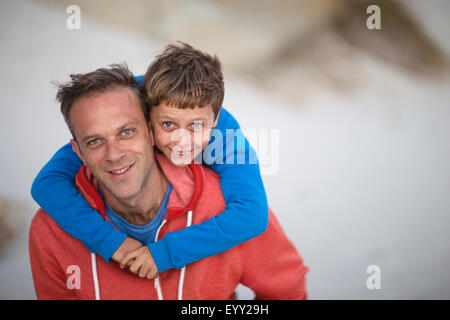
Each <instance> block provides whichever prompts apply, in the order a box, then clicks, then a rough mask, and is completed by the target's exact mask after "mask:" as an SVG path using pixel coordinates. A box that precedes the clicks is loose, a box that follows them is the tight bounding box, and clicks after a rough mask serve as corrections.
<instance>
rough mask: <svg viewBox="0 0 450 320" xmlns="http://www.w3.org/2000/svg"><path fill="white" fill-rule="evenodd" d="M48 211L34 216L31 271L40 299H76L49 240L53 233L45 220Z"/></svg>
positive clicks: (31, 238) (31, 241) (31, 228)
mask: <svg viewBox="0 0 450 320" xmlns="http://www.w3.org/2000/svg"><path fill="white" fill-rule="evenodd" d="M44 215H46V213H44V212H43V211H42V209H41V210H39V211H38V212H37V214H36V215H35V216H34V218H33V220H32V222H31V227H30V233H29V243H28V245H29V253H30V263H31V273H32V275H33V281H34V288H35V291H36V296H37V298H38V299H42V300H50V299H52V300H53V299H54V300H63V299H75V298H76V297H75V296H74V294H73V292H72V291H73V290H68V289H67V283H66V281H67V280H66V279H67V278H66V274H65V273H64V270H63V269H62V268H61V266H60V265H59V264H58V262H57V260H56V258H55V256H54V255H53V254H52V250H51V248H50V247H49V246H50V244H51V243H52V242H51V241H48V240H49V239H48V238H49V236H50V235H51V234H52V232H51V230H50V229H49V228H48V225H47V224H46V222H45V217H44Z"/></svg>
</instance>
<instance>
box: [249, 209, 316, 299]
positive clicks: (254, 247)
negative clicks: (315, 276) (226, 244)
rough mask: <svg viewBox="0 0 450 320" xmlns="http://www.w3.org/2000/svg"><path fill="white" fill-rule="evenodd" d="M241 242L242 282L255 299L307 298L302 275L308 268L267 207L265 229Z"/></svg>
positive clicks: (304, 280) (303, 275)
mask: <svg viewBox="0 0 450 320" xmlns="http://www.w3.org/2000/svg"><path fill="white" fill-rule="evenodd" d="M243 245H244V246H245V249H244V252H245V253H244V254H245V256H244V274H243V278H242V284H243V285H245V286H247V287H249V288H250V289H252V290H253V291H254V292H255V295H256V297H255V299H265V300H300V299H307V298H308V296H307V292H306V279H305V275H306V273H307V272H308V270H309V269H308V268H307V267H306V266H304V265H303V261H302V258H301V257H300V255H299V253H298V252H297V250H296V248H295V246H294V245H293V243H292V242H291V241H290V240H289V239H288V238H287V236H286V234H285V233H284V231H283V229H282V228H281V226H280V224H279V222H278V220H277V218H276V217H275V215H274V214H273V212H272V211H271V210H270V209H269V226H268V228H267V230H266V232H264V233H263V234H262V235H260V236H257V237H256V238H254V239H251V240H249V241H247V242H246V243H244V244H243Z"/></svg>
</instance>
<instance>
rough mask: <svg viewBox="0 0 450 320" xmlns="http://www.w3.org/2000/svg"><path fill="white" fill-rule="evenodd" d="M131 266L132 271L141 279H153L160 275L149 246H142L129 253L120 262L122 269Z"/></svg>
mask: <svg viewBox="0 0 450 320" xmlns="http://www.w3.org/2000/svg"><path fill="white" fill-rule="evenodd" d="M126 266H130V271H131V272H132V273H134V274H136V275H138V276H139V277H140V278H147V279H153V278H155V277H156V276H157V275H158V267H157V266H156V263H155V261H154V260H153V257H152V254H151V253H150V250H149V248H148V246H142V247H140V248H139V249H136V250H134V251H132V252H129V253H127V254H126V255H125V256H124V257H123V258H122V260H120V267H121V268H124V267H126Z"/></svg>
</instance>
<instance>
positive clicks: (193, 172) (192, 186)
mask: <svg viewBox="0 0 450 320" xmlns="http://www.w3.org/2000/svg"><path fill="white" fill-rule="evenodd" d="M155 160H156V161H158V164H159V166H160V168H161V170H162V172H163V174H164V175H165V176H166V177H167V179H168V180H169V182H170V183H171V184H172V192H171V194H170V196H169V202H170V203H171V205H170V207H168V208H167V212H166V218H165V219H166V220H170V219H173V218H176V217H178V216H179V215H182V214H185V213H187V212H188V211H190V210H193V209H194V207H195V205H196V203H197V201H198V199H199V198H200V196H201V194H202V191H203V183H204V179H205V176H204V170H203V167H202V165H200V164H197V163H191V164H190V165H188V166H184V167H177V166H175V165H174V164H172V162H170V160H169V159H167V158H166V157H165V156H164V155H163V154H162V153H160V152H159V151H157V150H156V149H155ZM75 185H76V187H77V188H78V190H79V191H80V193H81V194H82V195H83V196H84V197H85V199H86V201H87V202H88V203H89V205H90V206H91V207H92V208H94V209H95V210H97V211H98V212H99V213H100V214H101V216H102V217H103V218H104V219H107V218H106V207H105V203H104V202H103V198H102V197H101V195H100V193H99V192H98V181H97V180H96V179H95V177H94V176H93V175H92V173H91V171H90V170H89V168H88V167H86V166H85V165H83V166H82V167H81V168H80V170H79V171H78V174H77V175H76V178H75Z"/></svg>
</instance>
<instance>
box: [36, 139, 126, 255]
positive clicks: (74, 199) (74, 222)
mask: <svg viewBox="0 0 450 320" xmlns="http://www.w3.org/2000/svg"><path fill="white" fill-rule="evenodd" d="M82 164H83V163H82V162H81V160H80V159H79V158H78V156H77V155H76V153H75V152H73V150H72V146H71V144H70V143H68V144H66V145H65V146H64V147H62V148H61V149H60V150H58V151H57V152H56V154H55V155H54V156H53V157H52V158H51V159H50V161H49V162H48V163H47V164H46V165H45V166H44V167H43V168H42V169H41V171H40V172H39V174H38V175H37V177H36V178H35V180H34V182H33V185H32V187H31V195H32V197H33V199H34V200H35V201H36V202H37V203H38V204H39V205H40V206H41V207H42V209H44V211H45V212H47V213H48V214H49V215H50V216H51V217H52V218H53V219H54V220H55V221H56V223H58V225H59V226H60V227H61V228H62V229H63V230H64V231H65V232H67V233H68V234H70V235H71V236H72V237H74V238H76V239H79V240H81V241H82V242H83V244H84V245H85V246H86V247H87V248H88V250H89V251H91V252H94V253H97V254H99V255H101V256H102V257H103V258H104V259H105V260H106V261H110V258H111V256H112V255H113V253H114V252H115V251H116V250H117V248H119V246H120V245H121V244H122V242H123V241H124V240H125V238H126V234H124V233H122V232H120V231H118V230H117V229H115V228H114V226H113V225H112V224H111V223H109V222H107V221H105V220H104V219H103V218H102V217H101V216H100V215H99V214H98V213H97V212H96V211H95V210H94V209H93V208H91V207H90V206H89V204H88V203H87V202H86V200H85V199H84V198H83V196H82V195H81V194H80V193H79V192H78V190H77V188H76V187H75V186H74V184H73V182H74V181H75V176H76V174H77V173H78V171H79V169H80V167H81V165H82Z"/></svg>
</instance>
